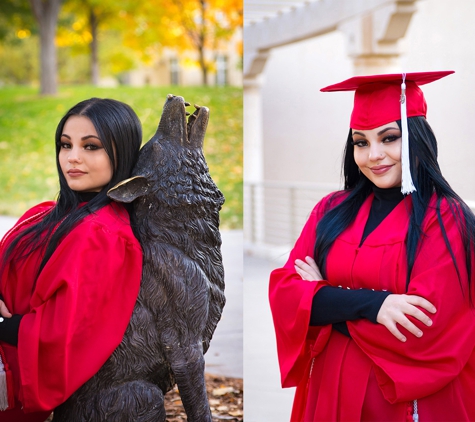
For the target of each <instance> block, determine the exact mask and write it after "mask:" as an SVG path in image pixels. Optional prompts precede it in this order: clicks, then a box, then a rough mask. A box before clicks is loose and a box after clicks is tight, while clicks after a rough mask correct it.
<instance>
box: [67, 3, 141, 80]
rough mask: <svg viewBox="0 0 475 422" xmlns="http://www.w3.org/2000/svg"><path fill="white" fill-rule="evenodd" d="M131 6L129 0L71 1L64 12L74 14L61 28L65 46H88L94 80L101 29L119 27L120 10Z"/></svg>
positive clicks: (97, 65) (95, 77) (96, 75)
mask: <svg viewBox="0 0 475 422" xmlns="http://www.w3.org/2000/svg"><path fill="white" fill-rule="evenodd" d="M123 9H125V10H129V9H132V2H131V1H129V0H81V1H78V0H70V1H69V2H68V3H66V4H65V7H64V11H63V12H64V14H66V15H70V16H72V21H73V22H72V25H70V26H67V27H65V26H63V27H62V28H60V34H59V43H60V45H62V46H66V45H76V46H85V47H87V48H88V49H89V55H90V71H91V82H92V84H93V85H98V84H99V79H100V70H99V68H100V66H99V31H100V30H101V29H104V30H108V29H111V28H120V26H121V25H120V22H119V20H120V17H119V16H120V12H121V10H123Z"/></svg>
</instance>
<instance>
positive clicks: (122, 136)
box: [1, 98, 142, 274]
mask: <svg viewBox="0 0 475 422" xmlns="http://www.w3.org/2000/svg"><path fill="white" fill-rule="evenodd" d="M71 116H84V117H87V118H88V119H89V120H90V121H91V122H92V124H93V125H94V128H95V129H96V132H97V134H98V136H99V138H100V140H101V143H102V146H103V147H104V150H105V151H106V153H107V155H108V156H109V159H110V163H111V168H112V178H111V180H110V181H109V183H108V184H107V185H106V186H104V187H103V188H102V190H101V191H100V192H99V193H98V194H97V195H96V196H94V197H93V198H92V199H91V200H90V201H89V202H87V204H86V205H84V206H82V207H78V205H79V203H80V202H81V196H80V192H76V191H73V190H72V189H71V188H70V187H69V186H68V183H67V181H66V178H65V177H64V175H63V172H62V170H61V166H60V163H59V152H60V150H61V135H62V133H63V128H64V125H65V123H66V121H67V120H68V119H69V118H70V117H71ZM55 142H56V166H57V170H58V175H59V186H60V190H59V194H58V198H57V202H56V205H55V206H54V207H53V209H52V210H51V212H49V213H48V214H47V215H46V216H45V217H44V218H43V219H42V220H41V221H40V222H38V223H37V224H35V225H33V226H32V227H30V228H28V229H27V230H24V231H23V232H20V234H19V235H18V236H17V237H16V238H15V239H14V240H13V241H12V243H11V244H10V245H9V247H8V248H7V250H6V252H5V254H4V256H3V260H2V266H1V272H3V270H4V269H5V266H6V264H7V262H8V260H9V259H10V258H11V257H12V252H13V251H14V250H15V248H16V247H17V246H18V248H17V250H16V251H15V258H16V259H22V258H25V257H26V256H28V255H29V254H31V253H32V252H33V251H35V250H37V249H38V248H43V249H44V255H43V258H42V261H41V263H40V265H39V268H38V274H39V273H40V272H41V270H42V269H43V267H44V266H45V265H46V263H47V262H48V260H49V258H51V255H52V254H53V253H54V251H55V249H56V247H57V245H58V242H59V241H60V239H61V238H62V237H63V236H64V235H66V234H67V233H69V232H70V231H71V229H72V228H73V227H74V226H76V225H77V224H78V223H79V222H80V221H81V220H82V219H84V218H85V217H86V216H88V215H89V214H92V213H94V212H96V211H97V210H99V209H101V208H103V207H104V206H106V205H107V204H109V203H110V202H111V200H110V199H109V197H108V196H107V191H108V190H109V189H110V188H112V187H113V186H115V185H116V184H117V183H119V182H120V181H122V180H124V179H127V178H128V177H130V174H131V172H132V169H133V167H134V165H135V163H136V162H137V159H138V154H139V150H140V145H141V143H142V125H141V123H140V120H139V118H138V117H137V115H136V114H135V112H134V111H133V110H132V108H131V107H129V106H128V105H127V104H125V103H122V102H120V101H116V100H112V99H101V98H91V99H89V100H85V101H81V102H80V103H78V104H76V105H75V106H74V107H72V108H71V109H70V110H69V111H68V112H67V113H66V114H65V115H64V117H63V118H62V119H61V120H60V122H59V124H58V127H57V129H56V136H55ZM26 237H28V241H25V242H21V243H20V240H21V239H22V238H25V239H26Z"/></svg>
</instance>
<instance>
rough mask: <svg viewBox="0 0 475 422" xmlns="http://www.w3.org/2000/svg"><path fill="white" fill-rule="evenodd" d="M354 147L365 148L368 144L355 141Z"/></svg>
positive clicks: (361, 140) (360, 140) (362, 141)
mask: <svg viewBox="0 0 475 422" xmlns="http://www.w3.org/2000/svg"><path fill="white" fill-rule="evenodd" d="M352 145H353V146H355V147H358V148H363V147H365V146H366V145H368V143H367V142H366V141H365V140H363V139H358V140H356V141H353V142H352Z"/></svg>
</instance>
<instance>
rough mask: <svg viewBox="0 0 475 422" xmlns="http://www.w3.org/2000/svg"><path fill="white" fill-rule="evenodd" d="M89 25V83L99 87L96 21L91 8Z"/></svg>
mask: <svg viewBox="0 0 475 422" xmlns="http://www.w3.org/2000/svg"><path fill="white" fill-rule="evenodd" d="M89 23H90V25H91V35H92V41H91V82H92V84H93V85H95V86H98V85H99V57H98V42H97V27H98V24H99V22H98V19H97V16H96V14H95V13H94V9H93V8H92V7H91V10H90V13H89Z"/></svg>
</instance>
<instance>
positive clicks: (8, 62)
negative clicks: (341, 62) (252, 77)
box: [0, 0, 243, 95]
mask: <svg viewBox="0 0 475 422" xmlns="http://www.w3.org/2000/svg"><path fill="white" fill-rule="evenodd" d="M242 21H243V10H242V1H241V0H186V1H184V0H148V1H147V2H133V1H130V0H2V6H1V7H0V60H1V61H2V66H0V86H4V85H18V84H37V85H39V86H40V92H41V93H42V94H48V95H54V94H55V93H56V92H57V85H58V84H60V85H67V84H84V83H88V82H89V83H90V84H92V85H96V86H107V87H110V86H117V85H119V84H124V85H132V86H148V85H150V86H169V85H181V86H191V85H218V86H224V85H230V86H237V87H241V86H242ZM38 58H39V60H38Z"/></svg>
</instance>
